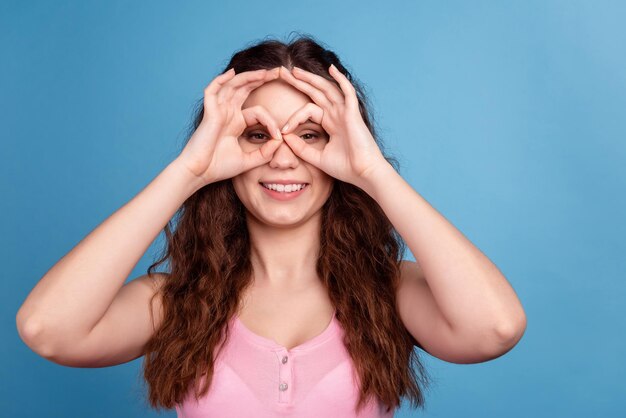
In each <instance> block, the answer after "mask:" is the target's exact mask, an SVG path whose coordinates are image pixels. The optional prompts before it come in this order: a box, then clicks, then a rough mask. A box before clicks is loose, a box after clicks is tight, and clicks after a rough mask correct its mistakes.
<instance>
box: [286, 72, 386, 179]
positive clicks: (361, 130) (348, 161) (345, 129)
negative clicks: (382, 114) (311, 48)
mask: <svg viewBox="0 0 626 418" xmlns="http://www.w3.org/2000/svg"><path fill="white" fill-rule="evenodd" d="M329 74H330V75H331V76H332V77H333V78H334V79H335V80H337V83H339V86H340V87H341V90H340V89H338V88H337V86H336V85H334V84H333V83H332V82H330V81H329V80H327V79H325V78H323V77H321V76H319V75H317V74H313V73H311V72H308V71H305V70H302V69H300V68H294V70H293V73H291V72H289V70H288V69H287V68H285V67H281V69H280V78H281V79H283V80H285V81H286V82H288V83H289V84H291V85H292V86H293V87H295V88H297V89H298V90H300V91H302V92H304V93H306V94H307V95H308V96H309V97H310V98H311V99H312V100H313V103H308V104H306V105H305V106H303V107H302V108H301V109H299V110H298V111H296V112H295V113H294V114H293V115H292V116H291V117H290V118H289V120H288V121H287V124H286V125H285V126H286V127H287V129H284V128H283V130H282V131H281V132H282V134H283V139H284V140H285V142H286V143H287V145H289V147H290V148H291V149H292V150H293V151H294V153H295V154H296V155H297V156H298V157H300V158H302V159H303V160H304V161H306V162H308V163H310V164H312V165H314V166H315V167H317V168H319V169H321V170H323V171H324V172H326V173H327V174H328V175H330V176H332V177H334V178H336V179H339V180H341V181H345V182H348V183H352V184H354V185H355V186H357V187H360V188H362V189H364V188H365V186H366V185H367V183H368V176H369V175H370V174H371V173H372V172H374V171H376V169H377V168H379V167H383V166H388V165H389V163H388V162H387V160H385V158H384V156H383V154H382V152H381V151H380V149H379V147H378V144H376V141H375V140H374V137H373V136H372V134H371V132H370V130H369V129H368V128H367V126H366V125H365V122H364V121H363V118H362V117H361V113H360V112H359V104H358V99H357V96H356V90H355V89H354V86H352V83H350V80H348V79H347V78H346V76H344V75H343V74H342V73H341V72H340V71H339V70H338V69H337V68H336V67H335V66H334V65H331V66H330V69H329ZM308 119H311V120H312V121H313V122H315V123H318V124H320V125H321V126H322V128H323V129H324V130H325V131H326V133H327V134H328V135H329V140H328V143H327V144H326V145H325V146H324V148H323V149H321V150H320V149H318V148H316V147H314V146H312V145H310V144H307V143H306V142H305V141H304V140H303V139H302V138H300V137H299V136H298V135H295V134H293V133H291V132H292V131H293V130H294V129H295V128H297V126H298V125H299V124H301V123H304V122H305V121H307V120H308Z"/></svg>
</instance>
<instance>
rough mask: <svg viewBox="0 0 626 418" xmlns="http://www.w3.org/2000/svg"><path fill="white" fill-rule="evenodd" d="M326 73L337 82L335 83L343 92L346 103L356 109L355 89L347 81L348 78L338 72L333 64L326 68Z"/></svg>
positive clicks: (357, 103)
mask: <svg viewBox="0 0 626 418" xmlns="http://www.w3.org/2000/svg"><path fill="white" fill-rule="evenodd" d="M328 73H329V74H330V75H331V76H332V77H333V78H334V79H335V80H337V83H339V87H341V91H343V94H344V98H345V100H346V103H349V104H350V105H352V106H355V107H357V108H358V106H359V99H358V97H357V95H356V89H355V88H354V86H353V85H352V83H351V82H350V80H348V78H347V77H346V76H345V75H344V74H343V73H342V72H341V71H339V69H338V68H337V67H335V65H334V64H331V65H330V67H329V68H328Z"/></svg>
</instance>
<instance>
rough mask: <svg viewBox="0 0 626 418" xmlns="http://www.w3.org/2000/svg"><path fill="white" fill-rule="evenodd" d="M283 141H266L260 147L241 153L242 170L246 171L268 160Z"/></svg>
mask: <svg viewBox="0 0 626 418" xmlns="http://www.w3.org/2000/svg"><path fill="white" fill-rule="evenodd" d="M282 143H283V141H267V142H266V143H265V144H263V146H262V147H261V148H257V149H256V150H254V151H250V152H246V153H244V154H243V166H244V169H243V171H248V170H250V169H252V168H254V167H258V166H260V165H263V164H265V163H267V162H268V161H270V160H271V159H272V157H273V155H274V152H276V150H277V149H278V147H280V145H281V144H282Z"/></svg>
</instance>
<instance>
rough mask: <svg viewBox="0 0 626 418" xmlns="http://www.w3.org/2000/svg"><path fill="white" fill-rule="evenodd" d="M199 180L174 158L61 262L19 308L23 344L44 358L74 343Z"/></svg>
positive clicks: (106, 305)
mask: <svg viewBox="0 0 626 418" xmlns="http://www.w3.org/2000/svg"><path fill="white" fill-rule="evenodd" d="M200 187H201V186H200V182H199V180H198V178H197V177H196V176H194V175H193V174H191V173H190V172H189V171H188V170H187V169H186V167H185V166H183V165H182V164H179V163H178V161H177V160H174V161H173V162H172V163H170V164H169V165H168V166H167V167H166V168H165V169H164V170H163V171H162V172H161V173H160V174H159V175H158V176H157V177H156V178H154V179H153V180H152V182H150V183H149V184H148V186H146V187H145V188H144V189H143V190H142V191H141V192H140V193H139V194H137V195H136V196H135V197H134V198H133V199H132V200H130V201H129V202H128V203H126V204H125V205H124V206H122V207H121V208H120V209H118V210H117V211H116V212H115V213H113V214H112V215H111V216H110V217H108V218H107V219H106V220H105V221H104V222H103V223H101V224H100V225H99V226H98V227H97V228H96V229H95V230H93V231H92V232H91V233H90V234H89V235H87V236H86V237H85V238H84V239H83V240H82V241H80V242H79V243H78V244H77V245H76V246H75V247H74V248H73V249H72V250H71V251H70V252H69V253H68V254H66V255H65V256H64V257H63V258H61V259H60V260H59V261H58V262H57V263H56V264H55V265H54V266H53V267H52V268H51V269H50V270H49V271H48V272H47V273H46V274H45V275H44V276H43V277H42V278H41V280H40V281H39V282H38V283H37V285H36V286H35V287H34V288H33V290H32V291H31V292H30V294H29V295H28V297H27V298H26V300H25V301H24V303H23V304H22V306H21V307H20V309H19V311H18V313H17V317H16V323H17V327H18V332H19V334H20V336H21V338H22V339H23V340H24V342H25V343H26V344H27V345H28V346H29V347H31V348H32V349H33V350H34V351H36V352H37V353H39V354H40V355H42V356H44V357H47V356H49V355H51V354H52V353H53V352H56V351H57V350H62V349H63V347H65V346H68V345H72V344H78V342H80V341H83V340H84V339H85V337H86V336H87V335H88V334H89V333H90V332H91V330H92V329H93V328H94V327H95V326H96V324H97V323H98V322H99V321H100V319H101V318H102V317H103V316H104V314H105V312H106V311H107V309H108V308H109V306H110V305H111V304H112V302H113V300H114V298H115V296H116V294H117V293H118V292H119V291H120V288H121V287H122V285H123V284H124V281H125V280H126V278H127V277H128V276H129V274H130V273H131V271H132V269H133V268H134V266H135V265H136V264H137V263H138V262H139V260H140V259H141V257H142V255H143V254H144V253H145V252H146V250H147V249H148V247H149V246H150V244H151V243H152V241H154V239H155V238H156V236H157V235H158V233H159V232H160V231H161V230H162V229H163V228H164V226H165V225H166V224H167V222H168V221H169V220H170V219H171V217H172V216H173V215H174V213H175V212H176V210H177V209H178V208H179V207H180V206H181V205H182V204H183V203H184V201H185V200H186V199H187V198H188V197H189V196H191V195H192V194H193V193H194V192H195V191H196V190H197V189H198V188H200Z"/></svg>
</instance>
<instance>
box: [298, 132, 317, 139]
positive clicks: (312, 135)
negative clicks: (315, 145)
mask: <svg viewBox="0 0 626 418" xmlns="http://www.w3.org/2000/svg"><path fill="white" fill-rule="evenodd" d="M302 136H309V138H304V139H318V138H319V137H320V136H319V135H318V134H317V133H314V132H313V133H307V134H302ZM311 137H312V138H311Z"/></svg>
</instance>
